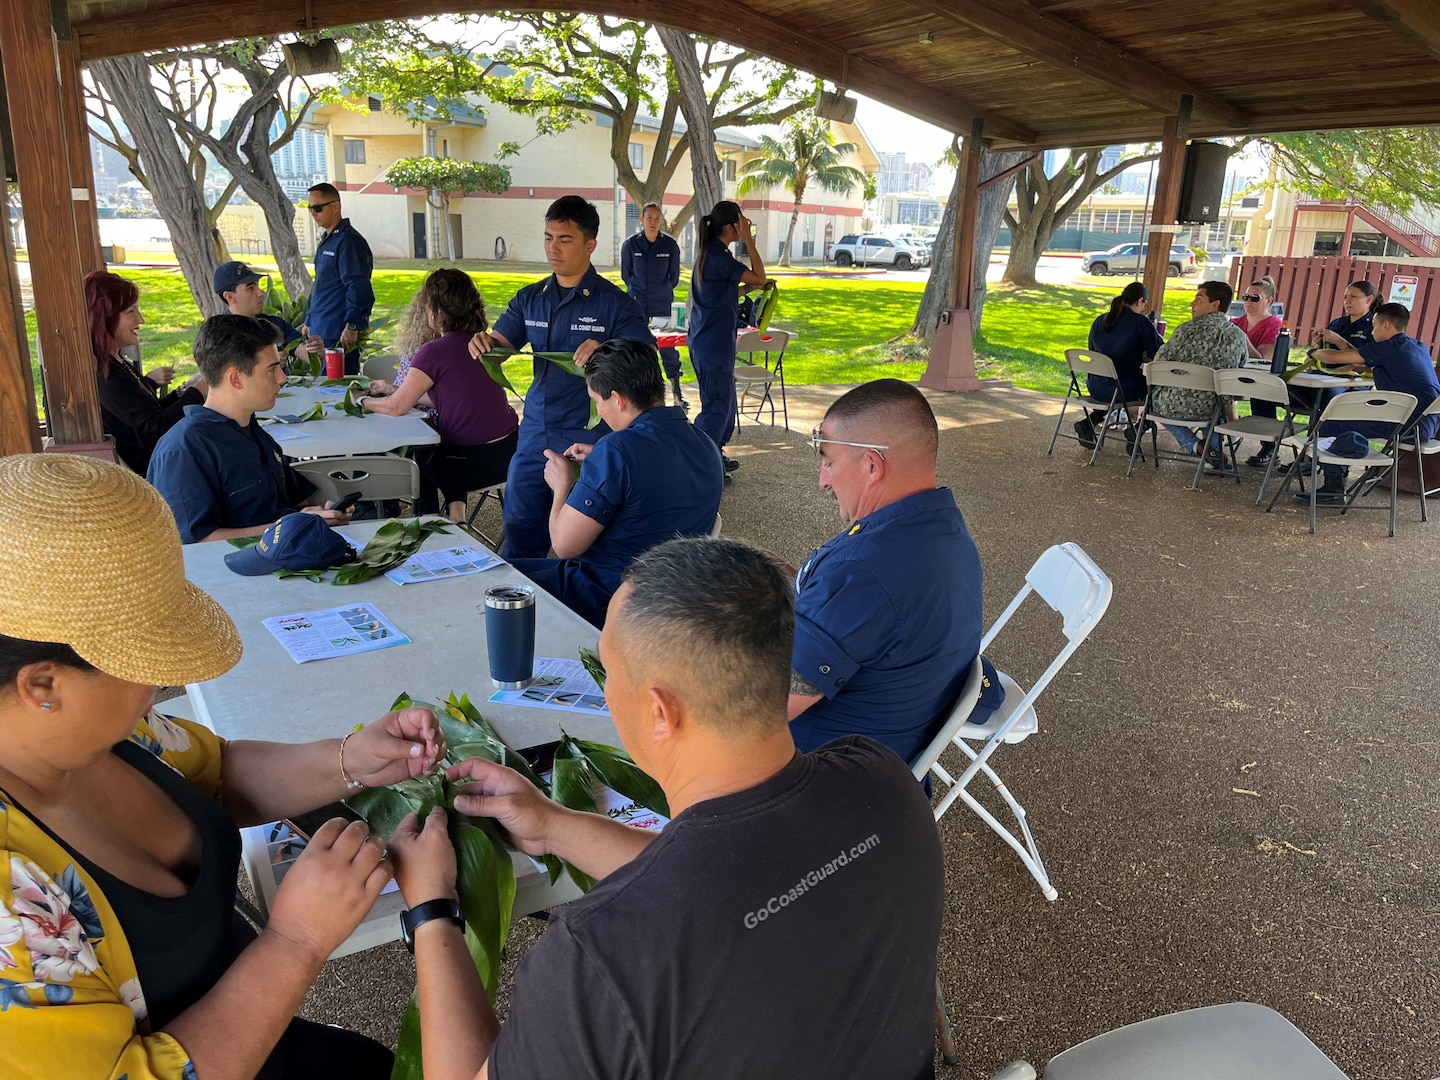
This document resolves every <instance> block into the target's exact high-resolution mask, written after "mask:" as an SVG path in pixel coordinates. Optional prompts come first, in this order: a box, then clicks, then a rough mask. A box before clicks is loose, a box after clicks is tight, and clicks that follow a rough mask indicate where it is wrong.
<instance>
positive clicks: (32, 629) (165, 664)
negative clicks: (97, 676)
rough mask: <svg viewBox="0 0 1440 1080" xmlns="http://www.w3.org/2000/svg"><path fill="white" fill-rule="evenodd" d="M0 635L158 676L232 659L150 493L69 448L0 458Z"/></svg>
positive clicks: (235, 644) (174, 678) (122, 673)
mask: <svg viewBox="0 0 1440 1080" xmlns="http://www.w3.org/2000/svg"><path fill="white" fill-rule="evenodd" d="M0 634H5V635H8V636H9V637H17V638H24V639H26V640H29V641H55V642H60V643H62V644H65V645H69V646H70V647H71V648H73V649H74V650H75V651H76V652H77V653H79V654H80V656H81V657H82V658H83V659H85V660H87V661H88V662H90V663H91V664H93V665H95V667H97V668H99V669H100V670H101V671H103V672H105V673H106V674H108V675H113V676H115V677H116V678H118V679H124V680H126V681H127V682H134V683H142V684H155V685H161V686H178V685H181V684H183V683H188V682H203V681H204V680H205V679H213V678H215V677H216V676H218V675H223V674H224V673H225V672H226V671H229V670H230V669H231V668H232V667H234V666H235V664H236V662H237V661H238V660H239V659H240V636H239V634H238V633H236V631H235V624H234V623H232V622H231V621H230V616H228V615H226V614H225V612H224V610H223V609H222V608H221V607H220V605H219V604H217V603H216V602H215V601H214V600H212V599H210V597H209V596H207V595H206V594H205V593H203V592H201V591H200V590H199V589H197V588H196V587H195V586H194V585H191V584H190V583H189V582H187V581H186V580H185V567H184V564H183V563H182V561H181V558H180V533H179V531H178V530H177V529H176V528H175V517H174V515H173V514H171V513H170V507H169V506H167V505H166V504H165V500H164V499H162V498H161V497H160V494H159V492H157V491H156V490H155V489H154V488H152V487H151V486H150V485H149V484H147V483H145V481H144V480H142V479H140V477H138V476H136V475H135V474H134V473H132V472H129V471H127V470H125V469H122V468H120V467H119V466H118V465H111V464H108V463H107V462H103V461H97V460H95V459H94V458H87V457H77V456H74V455H71V454H20V455H16V456H14V457H7V458H0Z"/></svg>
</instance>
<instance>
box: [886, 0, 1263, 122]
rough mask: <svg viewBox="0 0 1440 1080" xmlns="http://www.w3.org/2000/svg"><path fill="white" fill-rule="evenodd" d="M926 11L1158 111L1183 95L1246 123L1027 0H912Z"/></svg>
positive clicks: (1205, 110)
mask: <svg viewBox="0 0 1440 1080" xmlns="http://www.w3.org/2000/svg"><path fill="white" fill-rule="evenodd" d="M909 2H910V3H911V4H913V5H914V6H916V7H919V8H920V9H921V10H923V11H928V12H931V13H933V14H935V15H941V16H944V17H945V18H948V19H953V20H954V21H956V22H959V23H962V24H963V25H965V26H968V27H971V28H973V29H975V30H979V31H980V32H981V33H982V34H984V35H985V36H986V37H989V38H993V39H994V40H996V41H998V42H1000V43H1001V44H1003V45H1008V46H1009V47H1010V48H1012V49H1015V50H1016V51H1017V52H1022V53H1025V54H1026V55H1027V56H1033V57H1035V58H1036V59H1037V60H1043V61H1045V62H1046V63H1047V64H1050V65H1052V66H1054V67H1057V68H1060V69H1062V70H1063V71H1065V72H1066V73H1068V74H1073V75H1078V76H1080V78H1082V79H1086V80H1088V81H1089V82H1092V83H1095V84H1096V85H1097V86H1101V87H1103V88H1104V89H1106V90H1109V91H1111V92H1112V93H1115V94H1119V95H1120V96H1121V97H1124V98H1127V99H1129V100H1130V101H1135V102H1139V103H1140V104H1141V105H1144V106H1146V107H1147V108H1150V109H1154V110H1155V111H1156V112H1158V113H1162V114H1170V113H1173V112H1175V110H1176V109H1178V108H1179V106H1180V96H1181V95H1182V94H1189V95H1190V96H1191V97H1192V98H1193V99H1194V103H1195V104H1194V109H1195V111H1196V112H1198V113H1200V114H1202V115H1204V116H1208V117H1212V118H1214V119H1216V120H1219V121H1221V122H1222V123H1224V124H1225V125H1227V126H1241V125H1243V124H1245V123H1246V121H1247V119H1248V117H1247V115H1246V113H1245V112H1244V111H1243V110H1241V109H1239V108H1236V107H1235V106H1234V105H1232V104H1230V102H1228V101H1224V100H1222V99H1220V98H1218V97H1215V96H1214V95H1212V94H1207V93H1205V92H1203V91H1201V90H1199V89H1197V88H1196V87H1194V86H1191V85H1188V84H1187V83H1185V82H1184V81H1182V80H1180V79H1177V78H1175V77H1174V76H1173V75H1171V74H1169V73H1168V72H1165V71H1162V70H1161V69H1160V68H1158V67H1155V66H1154V65H1153V64H1148V63H1146V62H1145V61H1144V60H1141V59H1140V58H1139V57H1138V56H1135V55H1134V54H1133V53H1128V52H1126V51H1125V50H1124V49H1120V48H1118V47H1116V46H1114V45H1112V44H1110V42H1108V41H1106V40H1104V39H1103V38H1098V37H1096V36H1095V35H1093V34H1090V33H1087V32H1086V31H1084V30H1081V29H1080V28H1079V27H1077V26H1075V25H1074V24H1072V23H1068V22H1066V21H1065V20H1064V19H1060V18H1057V17H1055V16H1054V15H1048V14H1045V13H1043V12H1040V11H1037V10H1035V9H1034V8H1033V7H1031V6H1030V5H1029V4H1028V3H1026V0H909Z"/></svg>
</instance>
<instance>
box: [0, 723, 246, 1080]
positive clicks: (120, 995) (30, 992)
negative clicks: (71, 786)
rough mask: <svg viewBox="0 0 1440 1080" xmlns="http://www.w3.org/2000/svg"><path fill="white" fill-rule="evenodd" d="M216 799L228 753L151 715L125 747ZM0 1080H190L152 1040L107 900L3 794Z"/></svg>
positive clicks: (157, 1037) (186, 1066) (205, 736)
mask: <svg viewBox="0 0 1440 1080" xmlns="http://www.w3.org/2000/svg"><path fill="white" fill-rule="evenodd" d="M130 740H131V741H132V742H134V743H138V744H139V745H140V746H143V747H145V748H146V749H147V750H149V751H150V752H151V753H153V754H154V755H155V756H156V757H158V758H160V760H162V761H164V762H166V763H167V764H168V765H170V766H171V767H172V768H173V769H175V770H176V771H177V772H178V773H180V774H181V775H182V776H184V777H185V778H186V779H187V780H189V781H190V782H191V783H192V784H194V785H195V786H196V787H197V788H199V789H200V790H201V791H203V792H206V793H207V794H210V795H214V794H215V793H216V792H217V791H218V789H219V786H220V762H221V757H222V755H223V754H224V749H225V742H224V740H223V739H220V738H219V737H218V736H216V735H214V734H212V733H211V732H210V731H208V730H206V729H205V728H203V727H201V726H200V725H198V724H195V723H192V722H191V721H188V720H181V719H178V718H171V717H167V716H164V715H162V714H160V713H157V712H155V711H153V710H152V711H151V712H150V713H149V714H148V715H147V716H146V718H145V719H144V720H143V721H141V723H140V725H139V726H138V727H137V728H136V729H135V731H134V732H133V733H132V734H131V735H130ZM0 856H3V858H4V860H5V866H6V867H8V868H9V877H10V881H9V884H10V887H9V889H6V888H5V887H4V883H3V880H0V1077H6V1078H7V1080H9V1078H12V1077H13V1078H17V1080H18V1078H21V1077H25V1078H29V1077H37V1078H38V1077H62V1076H63V1077H77V1078H80V1077H83V1078H87V1080H88V1078H92V1077H93V1078H96V1080H99V1078H101V1077H110V1078H112V1080H147V1078H155V1080H195V1075H196V1074H195V1067H194V1066H193V1065H192V1064H191V1063H190V1057H189V1055H188V1054H186V1053H185V1048H184V1047H182V1046H181V1045H180V1044H179V1043H178V1042H176V1041H175V1040H174V1039H172V1038H171V1037H170V1036H169V1035H166V1034H164V1033H154V1032H151V1031H150V1027H149V1024H148V1023H147V1022H146V1009H145V995H144V994H143V993H142V992H141V989H140V980H139V979H138V978H137V977H136V974H135V962H134V960H133V959H132V958H131V955H130V946H129V944H128V943H127V942H126V940H125V935H124V933H123V932H122V931H121V929H120V926H119V923H118V922H117V920H116V918H115V913H114V911H113V910H112V909H111V907H110V904H109V902H108V901H107V900H106V899H105V895H104V893H102V892H101V891H100V889H99V888H98V887H97V886H96V884H95V882H94V881H93V880H92V879H91V878H90V877H89V876H88V875H87V874H86V872H85V870H84V868H83V867H81V866H80V865H78V864H77V863H76V861H75V860H74V858H72V857H71V855H70V854H69V852H67V851H66V850H65V849H64V848H63V847H61V846H60V845H59V844H57V843H56V842H55V841H54V840H52V839H51V838H50V837H49V835H47V834H46V833H45V831H44V830H43V829H41V828H40V826H39V825H37V824H36V823H35V822H34V821H32V820H31V819H30V818H29V817H27V816H26V815H25V813H24V812H23V811H22V810H20V809H19V808H18V807H17V806H15V805H14V803H13V802H12V800H11V798H10V796H9V795H8V794H7V793H6V792H5V791H4V790H0Z"/></svg>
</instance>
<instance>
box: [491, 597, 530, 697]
mask: <svg viewBox="0 0 1440 1080" xmlns="http://www.w3.org/2000/svg"><path fill="white" fill-rule="evenodd" d="M485 644H486V645H487V646H488V648H489V652H490V681H491V682H493V683H494V684H495V685H496V686H497V687H498V688H499V689H501V690H522V689H524V688H525V687H526V686H528V685H529V684H530V680H531V679H532V678H533V677H534V675H535V588H534V586H532V585H496V586H495V587H494V588H491V589H486V590H485Z"/></svg>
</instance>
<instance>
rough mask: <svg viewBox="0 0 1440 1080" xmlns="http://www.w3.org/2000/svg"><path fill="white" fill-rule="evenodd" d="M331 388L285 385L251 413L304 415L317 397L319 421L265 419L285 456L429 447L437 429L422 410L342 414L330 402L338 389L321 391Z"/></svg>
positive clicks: (334, 400)
mask: <svg viewBox="0 0 1440 1080" xmlns="http://www.w3.org/2000/svg"><path fill="white" fill-rule="evenodd" d="M331 389H334V388H333V387H314V386H299V385H296V384H287V385H286V387H285V389H284V390H282V391H281V394H282V395H284V396H282V397H280V398H277V399H276V401H275V407H274V408H273V409H267V410H266V411H265V412H262V413H257V414H256V416H257V417H258V418H259V419H260V420H261V421H262V422H263V421H268V420H269V419H270V418H271V417H274V416H303V415H304V414H305V413H306V412H308V411H309V409H310V407H311V406H312V405H314V404H315V403H316V402H317V401H318V402H321V403H323V404H324V406H325V418H324V419H323V420H307V421H305V422H304V423H300V424H278V423H267V424H266V425H265V430H266V431H267V432H268V433H269V435H270V437H271V438H273V439H274V440H275V441H276V442H277V443H279V444H280V450H281V452H282V453H283V454H284V455H285V456H286V457H288V458H326V457H348V456H350V455H354V454H384V453H388V452H389V451H391V450H396V449H398V448H400V447H402V446H433V445H434V444H435V443H438V442H439V441H440V433H439V432H438V431H436V430H435V429H434V428H433V427H431V426H430V425H429V424H427V423H426V422H425V414H424V413H423V412H421V411H420V410H418V409H417V410H412V411H411V412H410V413H408V414H406V415H405V416H383V415H381V414H380V413H366V414H365V415H364V416H347V415H346V414H345V413H343V412H338V411H336V409H335V406H336V405H338V404H339V403H340V401H341V400H342V399H343V397H344V395H343V394H335V393H326V392H324V391H326V390H331Z"/></svg>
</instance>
